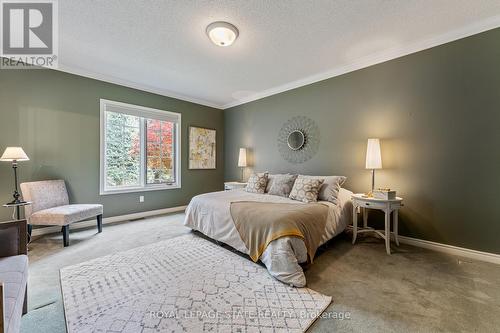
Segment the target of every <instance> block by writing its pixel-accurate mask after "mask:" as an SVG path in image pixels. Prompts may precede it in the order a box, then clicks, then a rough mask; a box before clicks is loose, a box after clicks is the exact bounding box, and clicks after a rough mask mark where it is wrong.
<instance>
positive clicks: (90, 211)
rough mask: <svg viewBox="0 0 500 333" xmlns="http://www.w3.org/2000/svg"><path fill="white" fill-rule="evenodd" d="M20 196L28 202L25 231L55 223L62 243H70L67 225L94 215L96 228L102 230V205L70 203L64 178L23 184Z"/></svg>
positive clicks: (65, 244)
mask: <svg viewBox="0 0 500 333" xmlns="http://www.w3.org/2000/svg"><path fill="white" fill-rule="evenodd" d="M21 191H22V194H23V199H24V200H26V201H31V205H28V206H26V207H25V210H24V211H25V214H26V219H27V220H28V230H29V233H30V235H31V227H32V226H33V225H57V226H61V227H62V229H61V231H62V232H63V243H64V246H68V245H69V225H70V224H71V223H73V222H78V221H83V220H86V219H89V218H92V217H97V229H98V231H99V232H102V212H103V207H102V205H87V204H78V205H70V204H69V198H68V191H67V190H66V185H65V183H64V180H46V181H40V182H30V183H22V184H21Z"/></svg>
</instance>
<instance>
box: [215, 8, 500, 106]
mask: <svg viewBox="0 0 500 333" xmlns="http://www.w3.org/2000/svg"><path fill="white" fill-rule="evenodd" d="M498 27H500V15H498V16H493V17H490V18H488V19H485V20H482V21H479V22H476V23H473V24H470V25H467V26H465V27H462V28H459V29H455V30H452V31H450V32H447V33H444V34H441V35H438V36H435V37H431V38H427V39H422V40H420V41H417V42H413V43H409V44H406V45H402V46H399V47H396V48H392V49H389V50H386V51H383V52H379V53H376V54H373V55H370V56H366V57H362V58H360V59H356V60H354V61H353V62H351V63H350V64H347V65H345V66H341V67H337V68H333V69H330V70H327V71H325V72H321V73H318V74H315V75H311V76H308V77H305V78H302V79H299V80H296V81H292V82H289V83H286V84H283V85H280V86H277V87H273V88H270V89H267V90H264V91H261V92H257V93H255V94H253V95H250V96H248V97H245V98H243V99H240V100H237V101H234V102H231V103H227V104H225V105H223V106H222V107H221V108H222V109H224V110H225V109H229V108H232V107H235V106H238V105H242V104H246V103H249V102H253V101H256V100H259V99H262V98H264V97H268V96H272V95H276V94H279V93H282V92H285V91H288V90H292V89H295V88H299V87H303V86H306V85H309V84H312V83H315V82H319V81H323V80H326V79H329V78H332V77H335V76H339V75H342V74H346V73H349V72H353V71H356V70H359V69H362V68H366V67H370V66H373V65H376V64H380V63H383V62H386V61H389V60H393V59H397V58H400V57H403V56H406V55H409V54H412V53H416V52H419V51H423V50H426V49H430V48H432V47H435V46H439V45H443V44H446V43H450V42H453V41H455V40H458V39H462V38H465V37H469V36H472V35H475V34H479V33H481V32H484V31H487V30H491V29H495V28H498Z"/></svg>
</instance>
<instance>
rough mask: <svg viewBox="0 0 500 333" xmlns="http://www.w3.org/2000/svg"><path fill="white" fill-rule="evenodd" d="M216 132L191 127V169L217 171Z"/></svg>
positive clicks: (209, 129)
mask: <svg viewBox="0 0 500 333" xmlns="http://www.w3.org/2000/svg"><path fill="white" fill-rule="evenodd" d="M215 152H216V131H215V130H214V129H211V128H203V127H195V126H189V169H192V170H193V169H215V168H216V164H215V161H216V160H215Z"/></svg>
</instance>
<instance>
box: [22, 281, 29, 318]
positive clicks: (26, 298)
mask: <svg viewBox="0 0 500 333" xmlns="http://www.w3.org/2000/svg"><path fill="white" fill-rule="evenodd" d="M27 313H28V285H26V289H25V290H24V303H23V315H25V314H27Z"/></svg>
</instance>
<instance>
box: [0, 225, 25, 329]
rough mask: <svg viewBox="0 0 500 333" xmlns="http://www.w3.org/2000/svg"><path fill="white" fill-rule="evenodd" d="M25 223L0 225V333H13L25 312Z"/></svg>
mask: <svg viewBox="0 0 500 333" xmlns="http://www.w3.org/2000/svg"><path fill="white" fill-rule="evenodd" d="M27 241H28V240H27V234H26V221H25V220H21V221H12V222H0V332H1V333H4V332H5V333H16V332H19V329H20V327H21V316H22V315H23V314H25V313H26V312H27V310H28V293H27V283H28V256H27V247H26V246H27Z"/></svg>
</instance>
